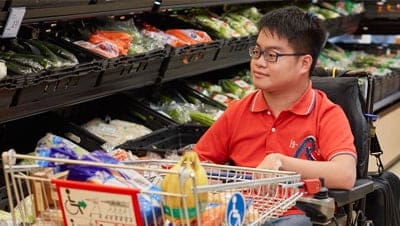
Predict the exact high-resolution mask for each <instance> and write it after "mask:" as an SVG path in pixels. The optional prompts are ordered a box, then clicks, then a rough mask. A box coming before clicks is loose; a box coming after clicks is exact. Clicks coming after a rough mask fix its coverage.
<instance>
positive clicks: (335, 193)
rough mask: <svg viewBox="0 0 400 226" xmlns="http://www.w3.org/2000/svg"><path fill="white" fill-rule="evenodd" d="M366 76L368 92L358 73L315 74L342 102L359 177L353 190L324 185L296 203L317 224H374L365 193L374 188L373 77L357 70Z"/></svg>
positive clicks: (314, 78)
mask: <svg viewBox="0 0 400 226" xmlns="http://www.w3.org/2000/svg"><path fill="white" fill-rule="evenodd" d="M357 75H358V76H360V75H361V76H365V77H367V81H368V84H367V91H366V95H365V96H364V95H362V93H361V91H360V86H359V81H358V78H357V77H347V76H354V74H352V73H350V72H342V74H341V76H340V77H335V78H333V77H324V76H312V77H311V80H312V84H313V87H314V88H315V89H320V90H322V91H324V92H325V93H326V94H327V96H328V98H329V99H330V100H331V101H333V102H334V103H336V104H338V105H340V106H341V107H342V108H343V110H344V112H345V114H346V116H347V118H348V120H349V123H350V126H351V130H352V133H353V135H354V144H355V147H356V150H357V154H358V159H357V180H356V183H355V185H354V187H353V188H352V189H351V190H335V189H332V190H328V189H322V190H321V191H320V193H319V194H318V195H317V196H314V197H312V198H304V199H303V198H302V199H300V200H299V201H298V202H297V204H296V206H297V207H298V208H299V209H302V210H303V211H304V212H305V213H306V215H307V216H309V217H310V219H311V220H312V222H313V224H314V225H346V226H355V225H357V226H367V225H373V224H372V221H370V220H369V219H367V217H366V216H365V206H366V202H365V201H366V196H367V194H369V193H371V192H373V190H374V183H373V181H372V179H370V178H368V162H369V156H370V150H371V138H372V137H373V136H374V135H375V134H374V133H373V131H374V130H373V128H374V127H373V124H372V122H373V121H374V118H373V115H372V111H373V82H374V80H373V77H372V76H371V75H369V74H368V73H367V72H361V73H360V72H358V74H357Z"/></svg>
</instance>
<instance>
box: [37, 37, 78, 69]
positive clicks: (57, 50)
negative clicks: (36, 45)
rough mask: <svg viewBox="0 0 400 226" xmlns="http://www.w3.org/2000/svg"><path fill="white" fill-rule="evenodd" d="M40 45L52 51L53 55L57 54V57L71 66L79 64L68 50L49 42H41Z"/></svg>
mask: <svg viewBox="0 0 400 226" xmlns="http://www.w3.org/2000/svg"><path fill="white" fill-rule="evenodd" d="M42 43H43V44H44V45H45V46H47V47H48V48H49V49H50V50H51V51H53V53H55V54H57V55H58V56H59V57H61V58H63V59H65V60H66V61H68V62H70V63H71V64H73V65H76V64H78V63H79V61H78V58H76V56H75V55H74V54H73V53H71V52H69V51H68V50H66V49H64V48H62V47H60V46H58V45H55V44H53V43H50V42H46V41H42Z"/></svg>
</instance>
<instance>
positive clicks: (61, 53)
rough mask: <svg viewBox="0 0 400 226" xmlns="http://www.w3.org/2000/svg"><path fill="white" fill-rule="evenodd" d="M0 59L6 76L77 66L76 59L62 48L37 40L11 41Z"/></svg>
mask: <svg viewBox="0 0 400 226" xmlns="http://www.w3.org/2000/svg"><path fill="white" fill-rule="evenodd" d="M0 59H1V60H3V61H4V62H5V64H6V67H7V74H8V75H28V74H33V73H38V72H41V71H43V70H51V69H57V68H63V67H72V66H75V65H77V64H79V61H78V59H77V57H76V56H75V55H74V54H73V53H71V52H69V51H68V50H66V49H64V48H63V47H61V46H59V45H57V44H54V43H51V42H49V41H41V40H37V39H12V40H10V41H9V43H8V48H7V49H6V50H5V51H0Z"/></svg>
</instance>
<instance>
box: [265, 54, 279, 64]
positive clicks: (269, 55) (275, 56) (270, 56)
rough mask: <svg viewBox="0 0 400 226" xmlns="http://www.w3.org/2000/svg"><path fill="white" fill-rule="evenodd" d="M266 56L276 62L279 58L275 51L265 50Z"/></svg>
mask: <svg viewBox="0 0 400 226" xmlns="http://www.w3.org/2000/svg"><path fill="white" fill-rule="evenodd" d="M264 58H265V60H266V61H268V62H276V60H277V59H278V57H277V54H276V53H274V52H265V53H264Z"/></svg>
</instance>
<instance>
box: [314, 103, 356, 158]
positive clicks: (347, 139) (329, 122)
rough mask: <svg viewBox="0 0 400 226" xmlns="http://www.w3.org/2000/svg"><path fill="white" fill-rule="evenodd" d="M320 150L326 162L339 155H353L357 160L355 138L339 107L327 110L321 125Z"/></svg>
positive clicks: (334, 106)
mask: <svg viewBox="0 0 400 226" xmlns="http://www.w3.org/2000/svg"><path fill="white" fill-rule="evenodd" d="M319 130H320V131H319V134H320V138H319V149H320V152H321V155H322V157H323V158H324V159H325V160H331V159H332V158H334V157H335V156H337V155H342V154H345V155H351V156H353V157H354V158H356V159H357V152H356V149H355V146H354V137H353V134H352V132H351V128H350V124H349V121H348V119H347V117H346V115H345V113H344V112H343V110H342V108H341V107H340V106H338V105H333V106H332V107H330V108H328V109H326V111H325V112H324V113H323V115H322V118H321V121H320V124H319Z"/></svg>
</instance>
